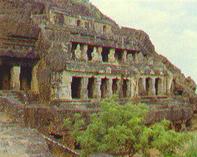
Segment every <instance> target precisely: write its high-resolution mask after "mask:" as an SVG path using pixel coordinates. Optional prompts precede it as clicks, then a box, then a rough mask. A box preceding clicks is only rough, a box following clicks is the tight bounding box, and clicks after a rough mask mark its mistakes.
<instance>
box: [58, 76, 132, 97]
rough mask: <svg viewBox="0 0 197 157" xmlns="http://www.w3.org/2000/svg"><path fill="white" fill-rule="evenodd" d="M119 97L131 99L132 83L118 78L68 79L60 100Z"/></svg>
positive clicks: (59, 95)
mask: <svg viewBox="0 0 197 157" xmlns="http://www.w3.org/2000/svg"><path fill="white" fill-rule="evenodd" d="M113 94H115V95H119V96H120V97H122V98H130V97H131V81H130V80H128V79H116V78H95V77H91V78H88V77H66V78H64V79H63V82H62V84H61V86H60V88H59V89H57V95H56V98H58V99H67V100H71V99H82V100H86V99H101V98H106V97H109V96H112V95H113Z"/></svg>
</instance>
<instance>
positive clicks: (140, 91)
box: [51, 71, 173, 100]
mask: <svg viewBox="0 0 197 157" xmlns="http://www.w3.org/2000/svg"><path fill="white" fill-rule="evenodd" d="M60 80H61V81H60V82H61V83H59V84H58V86H53V88H52V89H51V91H52V92H51V93H52V95H51V97H52V99H63V100H89V99H98V100H100V99H103V98H107V97H110V96H112V95H117V96H119V97H120V98H123V99H124V98H125V99H132V98H135V97H163V96H168V95H170V93H171V90H172V82H173V81H172V78H171V77H167V76H156V75H153V76H151V75H147V76H145V75H142V76H129V77H123V76H113V75H105V74H103V75H102V74H99V75H93V74H86V73H73V72H69V71H64V72H63V73H62V74H61V79H60Z"/></svg>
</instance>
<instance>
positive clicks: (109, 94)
mask: <svg viewBox="0 0 197 157" xmlns="http://www.w3.org/2000/svg"><path fill="white" fill-rule="evenodd" d="M112 83H113V80H112V78H109V79H108V81H107V96H109V97H110V96H112V95H113V91H112Z"/></svg>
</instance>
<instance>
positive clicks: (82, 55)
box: [81, 45, 88, 61]
mask: <svg viewBox="0 0 197 157" xmlns="http://www.w3.org/2000/svg"><path fill="white" fill-rule="evenodd" d="M87 51H88V45H83V47H82V52H81V53H82V54H81V57H82V60H84V61H87V60H88V56H87Z"/></svg>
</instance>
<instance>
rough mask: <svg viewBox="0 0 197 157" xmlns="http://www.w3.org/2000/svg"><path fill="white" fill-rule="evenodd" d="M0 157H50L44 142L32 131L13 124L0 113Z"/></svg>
mask: <svg viewBox="0 0 197 157" xmlns="http://www.w3.org/2000/svg"><path fill="white" fill-rule="evenodd" d="M0 157H52V155H51V154H50V152H49V149H48V146H47V143H46V141H45V140H44V139H43V138H42V136H41V135H40V134H39V133H38V132H37V131H36V130H32V129H26V128H21V127H19V126H17V125H16V124H13V123H12V122H11V121H10V119H9V117H8V116H7V115H6V114H5V113H2V112H0Z"/></svg>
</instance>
